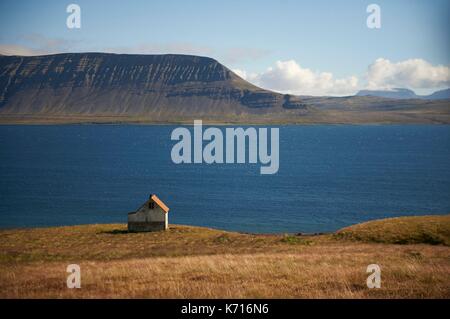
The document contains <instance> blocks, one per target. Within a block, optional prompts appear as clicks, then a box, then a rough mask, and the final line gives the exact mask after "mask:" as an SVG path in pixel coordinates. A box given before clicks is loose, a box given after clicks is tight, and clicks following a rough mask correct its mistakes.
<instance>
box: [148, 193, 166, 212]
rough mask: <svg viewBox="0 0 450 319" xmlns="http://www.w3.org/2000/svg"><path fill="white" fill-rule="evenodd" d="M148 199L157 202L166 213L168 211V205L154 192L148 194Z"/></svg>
mask: <svg viewBox="0 0 450 319" xmlns="http://www.w3.org/2000/svg"><path fill="white" fill-rule="evenodd" d="M150 199H151V200H153V201H154V202H155V203H156V204H158V206H159V207H161V209H162V210H163V211H164V212H166V213H168V212H169V207H167V206H166V204H164V203H163V202H162V201H161V200H160V199H159V198H158V196H156V195H155V194H153V195H152V196H150Z"/></svg>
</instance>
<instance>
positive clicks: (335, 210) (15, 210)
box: [0, 125, 450, 232]
mask: <svg viewBox="0 0 450 319" xmlns="http://www.w3.org/2000/svg"><path fill="white" fill-rule="evenodd" d="M174 128H175V127H174V126H134V125H128V126H127V125H67V126H0V227H28V226H49V225H52V226H53V225H71V224H85V223H111V222H126V218H127V212H129V211H133V210H135V209H136V208H137V207H138V206H140V204H141V203H143V202H144V201H145V200H146V199H147V197H148V195H149V194H150V193H156V194H158V195H159V196H160V198H161V199H163V200H164V201H165V202H166V203H167V205H168V206H169V207H170V209H171V210H170V215H169V221H170V222H173V223H180V224H190V225H201V226H209V227H216V228H222V229H229V230H238V231H249V232H300V231H303V232H316V231H333V230H336V229H338V228H340V227H343V226H346V225H349V224H353V223H357V222H361V221H366V220H370V219H375V218H383V217H389V216H402V215H424V214H442V213H449V212H450V196H449V195H450V161H449V160H450V126H438V125H436V126H427V125H417V126H415V125H407V126H334V125H323V126H322V125H318V126H282V127H280V169H279V172H278V174H276V175H260V174H259V167H260V165H259V164H236V165H231V164H226V165H224V164H222V165H217V164H216V165H205V164H203V165H199V164H190V165H187V164H184V165H175V164H173V163H172V161H171V158H170V150H171V148H172V146H173V144H174V142H172V141H171V140H170V134H171V132H172V130H173V129H174Z"/></svg>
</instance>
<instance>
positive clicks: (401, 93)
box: [356, 88, 418, 99]
mask: <svg viewBox="0 0 450 319" xmlns="http://www.w3.org/2000/svg"><path fill="white" fill-rule="evenodd" d="M356 96H378V97H386V98H390V99H416V98H418V96H417V95H416V93H414V91H412V90H409V89H401V88H395V89H392V90H391V91H387V90H386V91H376V90H361V91H359V92H358V93H356Z"/></svg>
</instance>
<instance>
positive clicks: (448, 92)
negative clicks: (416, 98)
mask: <svg viewBox="0 0 450 319" xmlns="http://www.w3.org/2000/svg"><path fill="white" fill-rule="evenodd" d="M426 98H427V99H429V100H444V99H450V89H445V90H440V91H436V92H434V93H433V94H430V95H428V96H427V97H426Z"/></svg>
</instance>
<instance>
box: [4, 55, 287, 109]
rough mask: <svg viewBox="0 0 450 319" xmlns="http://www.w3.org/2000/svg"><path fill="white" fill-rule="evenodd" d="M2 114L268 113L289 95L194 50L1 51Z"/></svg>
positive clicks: (282, 102)
mask: <svg viewBox="0 0 450 319" xmlns="http://www.w3.org/2000/svg"><path fill="white" fill-rule="evenodd" d="M0 70H1V71H0V112H1V113H2V114H41V115H44V114H52V115H65V114H66V115H73V114H79V115H80V114H81V115H126V116H144V117H149V118H152V117H158V118H169V117H171V116H172V117H173V116H179V117H187V116H190V115H220V114H228V115H230V114H235V115H238V114H242V113H265V112H267V110H264V109H267V108H269V109H271V111H273V109H277V108H283V104H284V103H285V99H284V98H283V95H281V94H277V93H273V92H270V91H265V90H262V89H259V88H257V87H255V86H253V85H251V84H250V83H248V82H246V81H244V80H243V79H241V78H239V77H238V76H237V75H235V74H234V73H233V72H232V71H230V70H229V69H227V68H226V67H225V66H223V65H221V64H220V63H219V62H217V61H215V60H213V59H211V58H206V57H197V56H188V55H117V54H103V53H82V54H57V55H48V56H37V57H18V56H1V57H0Z"/></svg>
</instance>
